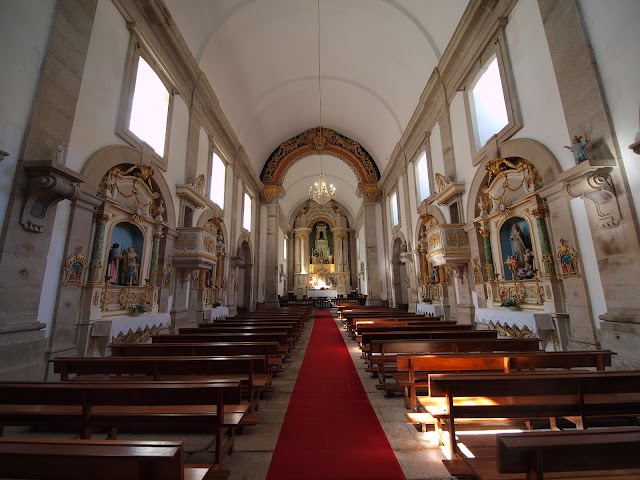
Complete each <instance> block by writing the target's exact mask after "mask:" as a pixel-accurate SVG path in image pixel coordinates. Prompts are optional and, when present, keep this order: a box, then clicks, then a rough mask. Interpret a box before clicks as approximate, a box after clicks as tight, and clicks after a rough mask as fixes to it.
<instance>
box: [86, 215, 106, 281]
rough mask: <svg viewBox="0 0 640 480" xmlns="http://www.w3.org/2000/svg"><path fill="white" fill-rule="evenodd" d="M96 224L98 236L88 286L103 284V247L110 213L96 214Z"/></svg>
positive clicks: (94, 246)
mask: <svg viewBox="0 0 640 480" xmlns="http://www.w3.org/2000/svg"><path fill="white" fill-rule="evenodd" d="M93 218H94V219H95V222H96V236H95V238H94V240H93V255H92V256H91V271H90V272H89V281H88V282H87V283H88V284H92V285H99V284H100V283H102V282H101V280H102V279H101V278H100V272H101V271H102V246H103V245H104V231H105V225H106V224H107V222H108V221H109V220H110V219H111V215H109V214H108V213H103V212H100V213H96V214H95V215H94V217H93Z"/></svg>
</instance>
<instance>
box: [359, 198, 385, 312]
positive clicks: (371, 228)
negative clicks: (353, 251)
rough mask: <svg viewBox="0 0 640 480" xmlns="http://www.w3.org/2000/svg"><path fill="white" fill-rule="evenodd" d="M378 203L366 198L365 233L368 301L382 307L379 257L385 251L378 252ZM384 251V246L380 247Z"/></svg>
mask: <svg viewBox="0 0 640 480" xmlns="http://www.w3.org/2000/svg"><path fill="white" fill-rule="evenodd" d="M376 205H377V202H375V201H373V200H371V199H369V198H368V197H367V196H365V197H364V205H363V209H364V232H365V239H364V240H365V248H366V251H367V255H366V260H367V268H366V271H367V300H368V303H369V305H380V293H381V292H380V290H381V284H380V282H381V275H380V269H379V266H378V257H379V255H381V254H382V253H384V252H383V250H381V251H378V240H377V236H376V233H377V231H378V222H377V216H376ZM380 248H381V249H382V245H381V246H380Z"/></svg>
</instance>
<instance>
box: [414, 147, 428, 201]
mask: <svg viewBox="0 0 640 480" xmlns="http://www.w3.org/2000/svg"><path fill="white" fill-rule="evenodd" d="M416 177H417V179H418V201H419V202H421V201H423V200H424V199H425V198H427V197H428V196H429V195H431V185H430V184H429V165H428V163H427V152H422V155H420V158H419V159H418V163H417V164H416Z"/></svg>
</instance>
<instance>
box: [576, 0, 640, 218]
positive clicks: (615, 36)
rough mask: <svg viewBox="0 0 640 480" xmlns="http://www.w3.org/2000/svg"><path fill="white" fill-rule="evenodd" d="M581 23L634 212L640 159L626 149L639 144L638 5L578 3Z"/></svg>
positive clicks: (625, 0) (627, 1) (639, 207)
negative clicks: (587, 32) (591, 54)
mask: <svg viewBox="0 0 640 480" xmlns="http://www.w3.org/2000/svg"><path fill="white" fill-rule="evenodd" d="M580 5H581V6H582V12H583V15H584V21H585V24H586V25H587V29H588V31H589V36H590V39H591V44H592V47H593V51H594V54H595V57H596V62H597V64H598V69H599V70H600V76H601V79H602V83H603V86H604V91H605V95H606V97H607V102H608V104H609V108H610V110H611V117H612V119H613V125H614V128H615V131H616V135H617V137H618V143H619V147H620V151H621V154H622V159H623V162H624V166H625V169H626V172H627V178H628V179H629V186H630V187H631V188H630V189H631V194H632V195H633V196H634V198H633V201H634V205H635V208H636V215H637V214H638V213H637V212H638V211H640V157H638V155H636V154H634V153H633V151H632V150H629V148H628V146H629V145H631V144H632V143H635V142H637V141H640V114H639V112H640V63H639V62H638V60H637V57H638V49H639V48H640V30H639V29H638V20H639V19H640V2H638V0H617V1H615V2H611V1H609V2H603V1H602V0H581V1H580Z"/></svg>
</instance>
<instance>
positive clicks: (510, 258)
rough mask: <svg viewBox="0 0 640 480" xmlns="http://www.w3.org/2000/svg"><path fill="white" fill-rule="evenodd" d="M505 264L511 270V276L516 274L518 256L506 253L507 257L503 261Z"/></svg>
mask: <svg viewBox="0 0 640 480" xmlns="http://www.w3.org/2000/svg"><path fill="white" fill-rule="evenodd" d="M504 263H505V265H506V266H507V267H509V271H511V275H512V276H513V278H515V276H516V271H517V270H518V257H516V256H515V255H507V259H506V260H505V261H504Z"/></svg>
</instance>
